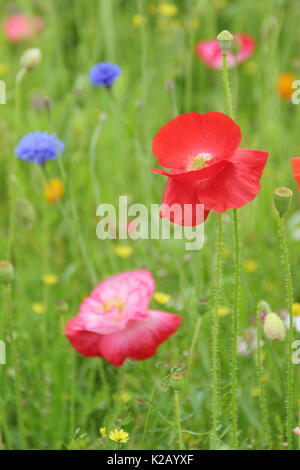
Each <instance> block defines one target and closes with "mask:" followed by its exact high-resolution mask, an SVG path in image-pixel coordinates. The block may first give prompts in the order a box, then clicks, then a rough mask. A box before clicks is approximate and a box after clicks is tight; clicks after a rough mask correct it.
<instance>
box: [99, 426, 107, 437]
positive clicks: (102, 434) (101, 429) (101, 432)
mask: <svg viewBox="0 0 300 470" xmlns="http://www.w3.org/2000/svg"><path fill="white" fill-rule="evenodd" d="M99 432H100V434H101V437H106V428H99Z"/></svg>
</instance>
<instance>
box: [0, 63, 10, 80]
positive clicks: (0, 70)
mask: <svg viewBox="0 0 300 470" xmlns="http://www.w3.org/2000/svg"><path fill="white" fill-rule="evenodd" d="M8 72H9V65H8V64H0V76H1V77H4V76H5V75H7V74H8Z"/></svg>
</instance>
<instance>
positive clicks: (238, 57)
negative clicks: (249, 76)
mask: <svg viewBox="0 0 300 470" xmlns="http://www.w3.org/2000/svg"><path fill="white" fill-rule="evenodd" d="M234 42H235V43H236V45H237V47H238V52H237V53H236V54H234V53H233V52H232V51H228V54H227V64H228V66H229V67H232V66H233V65H235V64H240V63H241V62H244V61H245V60H247V59H249V57H250V56H251V55H252V54H253V52H254V49H255V40H254V39H253V38H252V37H251V36H249V35H248V34H244V33H238V34H235V35H234ZM233 46H234V45H233ZM196 54H197V56H198V57H200V59H201V60H202V61H203V62H205V63H206V64H207V65H208V66H209V67H211V68H213V69H220V68H221V67H222V52H221V49H220V46H219V42H218V40H217V39H212V40H209V41H202V42H199V43H198V44H197V45H196Z"/></svg>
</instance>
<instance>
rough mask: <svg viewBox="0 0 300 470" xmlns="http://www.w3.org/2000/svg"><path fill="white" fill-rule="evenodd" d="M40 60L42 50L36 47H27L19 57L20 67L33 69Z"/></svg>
mask: <svg viewBox="0 0 300 470" xmlns="http://www.w3.org/2000/svg"><path fill="white" fill-rule="evenodd" d="M41 60H42V52H41V50H40V49H38V48H34V49H27V51H25V52H24V53H23V55H22V56H21V59H20V64H21V67H23V68H25V69H34V68H35V67H37V66H38V65H39V64H40V62H41Z"/></svg>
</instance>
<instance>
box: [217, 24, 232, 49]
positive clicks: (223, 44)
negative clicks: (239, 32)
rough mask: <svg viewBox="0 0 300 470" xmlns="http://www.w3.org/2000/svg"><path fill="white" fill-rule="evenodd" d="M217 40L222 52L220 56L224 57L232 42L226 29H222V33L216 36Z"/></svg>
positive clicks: (230, 35)
mask: <svg viewBox="0 0 300 470" xmlns="http://www.w3.org/2000/svg"><path fill="white" fill-rule="evenodd" d="M217 40H218V41H219V46H220V48H221V50H222V54H223V55H226V54H227V52H228V51H229V49H230V48H231V44H232V41H233V36H232V34H231V33H230V32H229V31H227V30H226V29H224V31H222V32H221V33H219V34H218V36H217Z"/></svg>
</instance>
